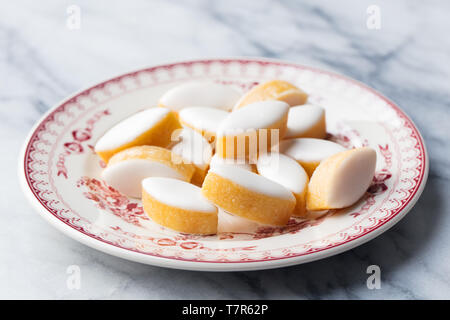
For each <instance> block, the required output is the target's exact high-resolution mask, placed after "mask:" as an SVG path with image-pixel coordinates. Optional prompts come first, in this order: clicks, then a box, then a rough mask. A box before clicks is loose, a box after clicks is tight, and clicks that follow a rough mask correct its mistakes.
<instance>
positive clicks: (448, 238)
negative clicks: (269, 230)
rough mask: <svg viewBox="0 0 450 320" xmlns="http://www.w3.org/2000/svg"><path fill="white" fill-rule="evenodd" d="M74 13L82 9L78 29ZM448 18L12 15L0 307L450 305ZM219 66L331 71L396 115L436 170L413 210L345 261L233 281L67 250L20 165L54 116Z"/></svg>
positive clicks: (286, 4) (261, 4) (156, 10)
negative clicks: (203, 64)
mask: <svg viewBox="0 0 450 320" xmlns="http://www.w3.org/2000/svg"><path fill="white" fill-rule="evenodd" d="M72 4H76V5H77V6H78V7H77V8H79V9H80V20H79V21H80V24H79V25H77V24H76V21H75V20H73V12H74V11H70V10H71V9H70V5H72ZM373 4H376V5H377V6H378V7H376V8H375V11H376V12H375V11H373V10H374V8H373V7H372V8H371V7H370V5H373ZM68 8H69V11H70V12H72V13H70V12H69V13H67V10H68ZM75 10H76V9H75ZM377 10H378V11H377ZM368 12H369V13H368ZM374 12H375V13H374ZM448 12H450V3H449V2H448V1H430V2H427V3H426V4H424V3H423V2H422V1H418V0H417V1H406V0H405V1H381V0H377V1H365V0H364V1H360V0H351V1H349V0H345V1H342V2H339V5H336V2H334V1H312V0H311V1H302V2H300V1H295V0H291V1H275V0H273V1H266V0H263V1H261V0H254V1H240V0H236V1H235V0H232V1H230V0H226V1H225V0H222V1H209V0H204V1H170V2H169V1H164V0H152V1H144V0H139V1H106V0H104V1H95V3H94V2H92V1H87V0H86V1H56V0H48V1H39V2H37V1H31V0H30V1H9V2H2V5H1V10H0V118H1V120H2V124H1V126H0V142H1V148H2V156H1V157H0V164H1V166H2V183H1V184H0V198H1V201H0V213H1V214H0V225H1V226H2V228H1V229H0V251H1V255H0V298H25V299H28V298H39V299H48V298H49V299H78V298H88V299H115V298H120V299H124V298H125V299H146V298H151V299H168V298H171V299H182V298H192V299H226V298H230V299H234V298H236V299H240V298H247V299H264V298H272V299H311V298H319V299H372V298H374V299H415V298H425V299H431V298H441V299H442V298H443V299H449V298H450V216H447V214H449V210H450V202H449V198H450V197H449V196H450V195H449V190H450V180H449V179H450V160H449V159H450V144H449V137H450V136H449V127H450V125H449V123H450V118H449V114H450V113H449V111H450V110H449V109H450V91H449V83H450V82H449V77H450V63H449V56H450V55H449V53H450V37H448V35H447V33H448V32H447V31H448V30H449V28H450V20H449V19H448ZM378 13H379V17H380V20H379V22H380V24H379V25H378V24H377V21H378V20H373V19H376V17H377V16H378ZM68 19H69V23H68ZM70 19H72V20H70ZM368 19H369V24H368V21H367V20H368ZM374 21H375V22H374ZM74 23H75V24H74ZM368 25H369V27H368ZM378 26H379V27H380V28H379V29H377V28H376V27H378ZM77 27H79V28H77ZM374 27H375V28H374ZM212 56H217V57H220V56H263V57H270V58H280V59H286V60H290V61H293V62H298V63H302V64H307V65H311V66H316V67H320V68H325V69H328V70H334V71H337V72H340V73H342V74H345V75H348V76H350V77H353V78H355V79H357V80H360V81H362V82H364V83H366V84H368V85H370V86H372V87H374V88H376V89H377V90H379V91H381V92H382V93H384V94H385V95H386V96H388V97H389V98H391V99H392V100H394V101H396V102H397V103H398V104H399V105H400V106H401V107H402V108H403V109H404V110H405V111H406V112H407V113H408V114H409V115H410V116H411V118H412V119H413V120H414V121H415V123H416V124H417V126H418V127H419V129H420V130H421V132H422V134H423V136H424V138H425V141H426V143H427V147H428V153H429V156H430V158H431V166H430V175H429V178H428V183H427V186H426V188H425V190H424V193H423V195H422V197H421V198H420V200H419V201H418V203H417V204H416V206H415V207H414V209H413V210H412V211H411V212H410V213H409V214H408V215H407V216H406V217H405V218H404V219H403V220H402V221H401V222H400V223H398V224H397V225H396V226H395V227H393V228H392V229H391V230H389V231H388V232H386V233H385V234H383V235H382V236H380V237H378V238H376V239H375V240H372V241H370V242H369V243H367V244H365V245H363V246H360V247H358V248H356V249H354V250H351V251H348V252H346V253H343V254H340V255H338V256H334V257H331V258H328V259H324V260H321V261H317V262H313V263H308V264H305V265H299V266H294V267H288V268H284V269H276V270H267V271H256V272H236V273H205V272H189V271H179V270H169V269H163V268H158V267H151V266H147V265H142V264H138V263H134V262H129V261H125V260H122V259H119V258H115V257H112V256H109V255H106V254H104V253H101V252H98V251H96V250H94V249H90V248H88V247H86V246H84V245H82V244H80V243H78V242H76V241H74V240H72V239H70V238H68V237H66V236H64V235H63V234H62V233H61V232H59V231H57V230H56V229H54V228H53V227H52V226H50V225H49V224H48V223H47V222H45V221H44V220H43V219H42V218H41V217H40V216H39V215H38V214H37V213H36V212H34V211H33V209H32V208H31V207H30V205H29V204H28V202H27V201H26V200H25V198H24V196H23V195H22V192H21V190H20V188H19V185H18V180H17V177H16V175H17V173H16V167H17V157H18V153H19V149H20V146H21V145H22V143H23V141H24V139H25V137H26V134H27V132H28V131H29V129H30V128H31V126H32V125H33V124H34V123H35V122H36V121H37V120H38V119H39V118H40V117H41V115H42V114H43V113H44V112H45V111H46V110H48V109H49V108H50V107H51V106H52V105H54V104H55V103H57V102H58V101H59V100H61V99H62V98H64V97H65V96H67V95H69V94H71V93H72V92H74V91H76V90H79V89H80V88H83V87H86V86H88V85H90V84H92V83H95V82H97V81H100V80H103V79H106V78H109V77H111V76H114V75H117V74H119V73H122V72H126V71H129V70H132V69H137V68H140V67H144V66H148V65H153V64H159V63H163V62H168V61H174V60H185V59H190V58H200V57H212ZM372 264H376V265H378V266H380V268H381V289H379V290H369V289H368V288H367V286H366V280H367V277H368V274H367V273H366V269H367V267H368V266H369V265H372ZM72 265H76V266H79V267H80V270H81V287H80V289H78V290H70V289H69V288H68V286H67V280H68V277H69V275H68V273H67V271H68V268H69V266H72Z"/></svg>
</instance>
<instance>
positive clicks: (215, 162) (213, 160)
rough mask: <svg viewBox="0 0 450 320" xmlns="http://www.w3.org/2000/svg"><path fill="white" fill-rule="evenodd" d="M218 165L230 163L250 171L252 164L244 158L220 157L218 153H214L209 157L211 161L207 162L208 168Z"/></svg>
mask: <svg viewBox="0 0 450 320" xmlns="http://www.w3.org/2000/svg"><path fill="white" fill-rule="evenodd" d="M220 165H230V166H236V167H239V168H242V169H245V170H248V171H252V165H251V164H249V163H246V162H245V159H236V160H235V159H231V158H230V159H224V158H222V157H220V156H219V155H218V154H215V155H214V156H213V157H212V158H211V162H210V163H209V166H210V168H212V167H215V166H220Z"/></svg>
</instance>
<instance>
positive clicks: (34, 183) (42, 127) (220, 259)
mask: <svg viewBox="0 0 450 320" xmlns="http://www.w3.org/2000/svg"><path fill="white" fill-rule="evenodd" d="M194 65H203V66H204V67H205V70H209V68H211V67H212V66H214V67H217V66H220V67H222V68H223V70H222V72H223V75H224V76H226V74H227V68H228V67H229V66H231V65H233V66H236V65H238V67H239V68H241V72H242V73H243V75H245V74H246V72H247V70H248V69H249V68H252V67H254V66H258V67H259V68H260V70H259V72H261V74H263V73H264V68H263V67H265V66H273V67H289V68H294V69H296V70H298V71H302V72H309V73H312V74H314V73H317V74H321V75H326V76H329V77H330V78H335V79H339V80H340V81H341V82H344V83H347V84H352V85H353V86H355V85H356V86H357V87H359V88H360V89H362V90H363V91H369V92H371V93H372V94H373V95H375V96H376V97H377V98H379V99H381V100H383V101H384V102H385V103H386V105H387V106H388V107H390V108H391V109H393V110H394V112H395V113H396V115H397V116H398V117H399V118H400V119H401V120H402V122H403V123H402V125H401V127H402V128H405V129H407V130H408V131H409V132H408V135H407V136H403V137H402V139H409V140H410V141H411V142H412V145H411V146H410V147H409V148H408V150H400V151H401V152H406V151H412V150H413V151H414V153H415V155H414V156H412V157H409V158H408V159H406V160H407V161H411V162H416V164H417V165H416V166H415V167H414V168H408V170H409V171H413V174H412V175H411V176H406V177H402V182H403V184H404V185H408V184H409V187H408V188H406V189H405V188H401V189H399V190H396V192H399V193H401V194H402V196H401V197H400V198H398V199H394V200H395V201H394V202H395V203H394V204H393V207H392V208H390V209H388V210H385V212H384V216H383V217H382V218H380V219H376V218H369V219H368V220H369V221H368V222H369V225H366V226H358V227H357V228H356V229H355V230H352V232H351V233H350V232H344V233H341V234H339V235H338V237H339V239H338V240H334V241H333V242H331V241H323V245H321V246H317V245H316V246H310V245H297V246H296V245H293V246H291V247H286V248H277V249H275V250H272V251H265V252H262V255H261V256H259V257H257V258H255V257H251V256H249V255H248V254H247V253H242V252H241V253H240V254H239V255H237V256H233V257H231V258H230V256H227V255H226V254H225V252H223V253H221V254H219V255H218V256H217V257H216V259H215V260H210V259H207V257H205V256H204V254H202V253H197V254H196V255H195V256H190V257H185V256H181V255H180V254H179V253H175V254H173V255H170V254H167V253H166V252H164V251H163V250H158V248H156V249H155V250H153V251H152V252H148V251H145V250H144V249H145V248H131V247H127V246H125V244H124V243H123V242H121V241H119V240H118V241H110V240H108V239H106V238H105V236H106V235H105V234H104V233H99V234H96V233H94V232H92V231H91V230H87V229H85V228H84V227H83V226H82V224H81V223H80V222H81V220H82V218H75V217H70V216H67V214H68V213H69V212H68V210H67V209H64V208H60V207H58V204H60V203H59V201H58V200H55V199H52V198H51V197H50V195H51V194H52V193H53V191H52V190H50V189H49V188H48V183H47V182H45V181H44V180H42V179H40V178H39V175H45V174H46V172H43V171H42V169H41V168H39V166H42V165H43V164H44V163H45V161H43V160H42V159H39V156H45V155H46V154H47V153H48V152H47V151H46V150H45V147H48V146H49V144H50V142H49V141H48V140H47V139H46V138H45V137H44V135H45V134H50V135H54V136H57V135H58V134H57V133H56V132H55V131H54V130H52V129H51V124H52V123H56V124H57V125H63V120H61V118H60V117H61V115H62V114H64V113H65V114H68V115H70V113H71V111H70V108H73V107H75V108H78V109H80V110H81V109H83V108H84V107H83V106H82V105H81V104H79V100H78V99H88V100H91V101H92V102H93V103H94V104H95V103H97V99H96V97H95V95H96V94H99V93H100V90H102V91H103V93H105V92H106V93H108V88H107V86H108V85H117V86H118V87H119V88H120V89H121V90H123V93H126V92H127V88H126V86H125V85H124V84H123V81H128V82H129V81H132V82H134V85H135V86H138V87H140V86H141V79H140V76H142V75H147V76H150V78H151V79H152V81H153V84H158V83H160V82H159V81H162V82H164V80H166V79H163V78H161V79H159V78H158V77H159V76H161V75H162V74H161V72H160V71H165V72H168V73H169V74H171V75H173V74H174V73H175V71H178V70H179V68H184V69H185V70H184V72H185V73H186V74H187V76H192V77H195V75H193V66H194ZM273 76H275V77H276V74H274V75H273ZM399 130H400V129H399ZM74 138H78V136H77V137H75V136H74ZM84 138H86V137H85V136H81V139H84ZM425 157H426V152H425V148H424V144H423V141H422V139H421V137H420V134H419V132H418V130H417V129H416V128H415V126H414V124H413V123H412V122H411V120H410V119H409V118H408V117H407V116H406V114H404V112H403V111H402V110H401V109H400V108H399V107H398V106H396V105H395V104H394V103H392V102H391V101H389V100H388V99H386V98H385V97H383V96H382V95H381V94H379V93H378V92H376V91H375V90H373V89H371V88H369V87H366V86H365V85H363V84H361V83H359V82H356V81H354V80H351V79H348V78H346V77H343V76H340V75H337V74H334V73H331V72H327V71H322V70H316V69H314V68H310V67H304V66H300V65H295V64H289V63H283V62H275V61H261V60H252V59H248V60H246V59H220V60H199V61H190V62H181V63H174V64H168V65H164V66H157V67H152V68H148V69H144V70H140V71H136V72H132V73H128V74H125V75H122V76H119V77H116V78H113V79H111V80H108V81H105V82H103V83H101V84H98V85H96V86H94V87H91V88H89V89H87V90H85V91H83V92H81V93H79V94H78V95H76V96H74V97H73V98H71V99H69V100H68V101H66V102H64V103H63V104H62V105H60V106H58V107H57V108H55V109H54V110H53V111H51V112H50V113H49V114H48V115H47V116H46V118H45V119H43V120H42V121H41V123H40V124H39V125H38V126H37V128H36V129H35V130H34V132H33V133H32V135H31V138H30V140H29V143H28V145H27V146H26V149H25V154H24V171H25V178H26V182H27V184H28V186H29V188H30V190H31V191H32V193H33V194H34V196H35V197H36V199H37V201H38V202H39V203H40V204H41V205H42V206H43V207H44V208H46V209H47V210H48V212H49V213H50V214H52V215H53V216H54V217H56V218H57V219H59V220H60V221H62V222H63V223H65V224H66V225H68V226H70V227H72V228H73V229H75V230H78V231H79V232H81V233H83V234H85V235H87V236H89V237H91V238H94V239H97V240H99V241H101V242H104V243H107V244H110V245H113V246H116V247H119V248H122V249H125V250H130V251H134V252H137V253H141V254H146V255H151V256H156V257H160V258H167V259H175V260H183V261H194V262H208V263H246V262H261V261H271V260H279V259H286V258H293V257H299V256H303V255H309V254H312V253H316V252H319V251H323V250H327V249H331V248H334V247H338V246H342V245H344V244H347V243H349V242H351V241H354V240H355V239H358V238H361V237H363V236H365V235H367V234H369V233H371V232H373V231H375V230H376V229H378V228H380V227H381V226H383V225H384V224H386V223H387V222H388V221H390V220H392V219H393V218H394V217H396V216H397V215H399V214H400V213H401V212H402V210H403V209H404V208H405V207H406V206H407V205H408V204H409V203H410V202H411V201H412V199H413V198H414V196H415V195H416V193H417V190H418V189H419V186H420V185H421V184H422V181H423V179H424V174H425V164H426V159H425ZM167 240H170V239H167ZM180 240H181V241H184V240H185V239H180ZM186 240H188V239H186ZM186 243H187V244H186ZM175 244H176V242H175ZM181 244H184V245H181ZM158 245H159V246H162V247H164V246H172V245H174V243H173V240H171V241H168V242H167V241H166V242H164V243H158ZM180 246H181V247H182V248H184V249H186V250H189V249H193V248H197V249H198V247H197V245H193V242H192V241H187V242H181V243H180ZM299 247H301V248H299ZM252 249H253V247H244V248H230V249H226V251H239V250H244V251H245V250H249V251H251V250H252ZM274 251H277V253H278V254H276V252H274Z"/></svg>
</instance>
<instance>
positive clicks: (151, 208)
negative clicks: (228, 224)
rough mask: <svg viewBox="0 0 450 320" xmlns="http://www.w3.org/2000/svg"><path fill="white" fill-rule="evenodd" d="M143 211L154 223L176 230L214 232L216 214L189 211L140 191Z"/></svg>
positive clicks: (200, 232) (193, 232) (215, 229)
mask: <svg viewBox="0 0 450 320" xmlns="http://www.w3.org/2000/svg"><path fill="white" fill-rule="evenodd" d="M142 204H143V207H144V211H145V212H146V213H147V215H148V216H149V217H150V218H151V219H152V220H154V221H155V222H156V223H158V224H160V225H162V226H164V227H167V228H170V229H173V230H175V231H178V232H183V233H191V234H204V235H207V234H216V233H217V223H218V216H217V211H216V213H215V214H213V213H208V212H200V211H190V210H185V209H181V208H177V207H172V206H169V205H166V204H164V203H162V202H160V201H158V200H156V199H155V198H153V197H151V196H150V195H149V194H148V193H147V192H145V190H143V191H142Z"/></svg>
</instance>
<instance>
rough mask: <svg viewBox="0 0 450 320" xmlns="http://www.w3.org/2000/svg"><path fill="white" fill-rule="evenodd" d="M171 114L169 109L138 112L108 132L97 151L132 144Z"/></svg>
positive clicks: (151, 109) (99, 142) (97, 146)
mask: <svg viewBox="0 0 450 320" xmlns="http://www.w3.org/2000/svg"><path fill="white" fill-rule="evenodd" d="M169 112H170V110H169V109H167V108H150V109H147V110H144V111H141V112H138V113H136V114H134V115H132V116H131V117H128V118H126V119H125V120H123V121H121V122H119V123H118V124H116V125H115V126H114V127H112V128H111V129H109V130H108V131H106V133H105V134H104V135H103V137H101V138H100V139H99V140H98V141H97V144H96V145H95V151H106V150H113V149H116V148H119V147H120V146H123V145H124V144H127V143H130V142H132V141H133V140H134V139H136V138H137V137H139V136H140V135H142V134H143V133H145V132H146V131H148V130H150V129H151V128H152V127H153V126H155V125H156V124H157V123H158V122H160V121H161V120H162V119H164V117H166V116H167V114H168V113H169Z"/></svg>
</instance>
